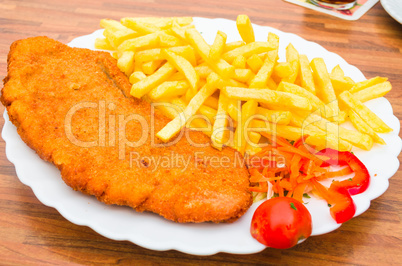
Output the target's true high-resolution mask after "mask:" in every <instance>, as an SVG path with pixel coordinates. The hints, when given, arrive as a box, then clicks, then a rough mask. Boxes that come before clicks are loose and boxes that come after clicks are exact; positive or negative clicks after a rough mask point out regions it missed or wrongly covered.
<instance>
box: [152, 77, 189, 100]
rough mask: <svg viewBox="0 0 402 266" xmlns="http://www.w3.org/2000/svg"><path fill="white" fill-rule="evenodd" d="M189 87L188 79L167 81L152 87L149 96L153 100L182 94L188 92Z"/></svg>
mask: <svg viewBox="0 0 402 266" xmlns="http://www.w3.org/2000/svg"><path fill="white" fill-rule="evenodd" d="M188 87H189V85H188V83H187V82H186V81H165V82H163V83H162V84H160V85H159V86H157V87H156V88H154V89H152V90H151V91H150V92H149V93H148V96H149V98H151V99H152V100H159V99H161V98H170V97H176V96H181V95H184V94H185V93H186V91H187V89H188Z"/></svg>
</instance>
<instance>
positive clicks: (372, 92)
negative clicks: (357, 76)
mask: <svg viewBox="0 0 402 266" xmlns="http://www.w3.org/2000/svg"><path fill="white" fill-rule="evenodd" d="M391 89H392V86H391V83H390V82H389V81H386V82H382V83H378V84H375V85H373V86H371V87H367V88H365V89H362V90H359V91H357V92H355V93H353V97H354V98H355V99H357V100H359V101H361V102H367V101H369V100H372V99H375V98H380V97H382V96H384V95H385V94H387V93H388V92H389V91H390V90H391Z"/></svg>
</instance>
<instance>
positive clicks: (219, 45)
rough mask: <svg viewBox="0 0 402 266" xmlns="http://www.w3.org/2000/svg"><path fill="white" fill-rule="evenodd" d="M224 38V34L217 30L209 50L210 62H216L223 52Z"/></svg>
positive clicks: (225, 36)
mask: <svg viewBox="0 0 402 266" xmlns="http://www.w3.org/2000/svg"><path fill="white" fill-rule="evenodd" d="M226 38H227V35H226V33H224V32H222V31H220V30H218V32H217V33H216V37H215V40H214V43H213V44H212V46H211V49H210V50H209V59H210V60H216V61H217V60H219V58H220V56H221V54H222V52H223V48H224V47H225V43H226Z"/></svg>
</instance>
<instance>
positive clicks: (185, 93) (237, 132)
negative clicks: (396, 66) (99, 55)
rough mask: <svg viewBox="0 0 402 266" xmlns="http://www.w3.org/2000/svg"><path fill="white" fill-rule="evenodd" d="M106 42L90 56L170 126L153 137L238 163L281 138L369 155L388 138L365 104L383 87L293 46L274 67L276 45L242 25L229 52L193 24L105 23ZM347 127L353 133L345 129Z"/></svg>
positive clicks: (220, 37) (175, 20)
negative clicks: (108, 57) (231, 155)
mask: <svg viewBox="0 0 402 266" xmlns="http://www.w3.org/2000/svg"><path fill="white" fill-rule="evenodd" d="M100 25H101V27H102V28H104V32H103V34H104V37H105V38H98V39H96V42H95V47H96V48H98V49H103V50H110V51H113V56H114V57H115V58H116V59H117V65H118V67H119V68H120V69H121V71H122V72H124V73H125V74H126V75H127V76H128V77H129V80H130V83H131V84H132V88H131V95H132V96H133V97H136V98H143V99H145V100H147V101H150V102H155V103H164V104H158V109H159V110H160V111H161V112H162V113H163V114H164V115H166V116H167V117H169V118H171V119H172V120H171V121H170V122H169V123H168V124H167V125H166V126H165V127H164V128H163V129H162V130H160V131H159V132H158V133H157V137H158V138H159V139H161V140H162V141H164V142H168V141H169V140H171V139H172V138H174V137H175V135H176V134H177V133H178V132H179V131H180V130H181V129H182V128H183V127H185V126H186V127H189V128H191V129H195V130H199V131H202V132H204V133H205V134H207V135H208V136H210V138H211V143H212V145H213V146H214V147H215V148H217V149H222V147H223V146H231V147H234V148H235V149H237V150H238V151H239V152H241V153H242V154H245V153H247V154H250V155H252V154H254V153H256V152H258V151H259V150H260V149H261V146H262V145H263V143H264V140H265V139H264V136H267V135H271V137H274V136H281V137H284V138H286V139H288V140H297V139H299V138H300V137H302V136H305V137H306V138H305V139H304V141H305V143H307V144H310V145H314V146H316V147H318V148H325V147H331V148H335V149H337V150H350V149H351V148H352V146H356V147H358V148H361V149H364V150H370V149H371V147H372V146H373V142H376V143H379V144H385V142H384V140H383V139H382V138H381V137H380V136H379V135H378V134H377V133H387V132H390V131H392V129H391V128H390V127H389V126H387V125H386V124H385V123H384V122H383V121H382V120H381V119H380V118H379V117H378V116H377V115H376V114H374V113H373V112H372V111H370V109H368V108H367V107H366V106H365V105H364V104H363V103H364V102H366V101H368V100H371V99H374V98H378V97H382V96H384V95H385V94H386V93H387V92H389V91H390V90H391V84H390V83H389V82H388V81H387V79H386V78H382V77H375V78H372V79H369V80H366V81H363V82H357V83H355V82H354V81H353V80H352V79H351V78H350V77H347V76H345V74H344V72H343V71H342V69H341V68H340V67H339V65H338V66H336V67H335V68H334V69H333V70H332V71H331V72H330V73H329V72H328V71H327V67H326V65H325V62H324V60H323V59H322V58H314V59H312V60H311V61H309V59H308V58H307V56H306V55H303V54H299V53H298V51H297V50H296V49H295V48H294V47H293V45H292V44H289V45H288V46H287V47H286V58H285V60H283V61H279V58H278V49H279V37H278V36H277V35H275V34H273V33H268V34H267V41H265V42H259V41H255V36H254V32H253V27H252V24H251V23H250V19H249V18H248V17H247V16H246V15H239V16H238V18H237V21H236V25H237V29H238V31H239V34H240V36H241V38H242V40H239V41H236V42H229V43H227V42H226V39H227V35H226V34H225V33H224V32H221V31H218V32H217V34H216V38H215V40H214V42H213V43H212V44H208V43H207V42H206V41H205V40H204V38H203V36H202V34H201V33H200V32H199V31H197V30H196V29H195V27H194V25H193V24H192V18H191V17H171V18H150V17H147V18H130V17H129V18H123V19H121V21H120V22H119V21H115V20H110V19H103V20H101V23H100ZM346 120H350V121H351V122H352V123H353V125H354V127H355V128H356V130H350V129H346V128H344V127H342V126H340V124H341V123H343V122H345V121H346Z"/></svg>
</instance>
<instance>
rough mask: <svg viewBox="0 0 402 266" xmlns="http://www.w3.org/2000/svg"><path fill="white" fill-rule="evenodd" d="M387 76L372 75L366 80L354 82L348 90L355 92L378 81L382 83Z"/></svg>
mask: <svg viewBox="0 0 402 266" xmlns="http://www.w3.org/2000/svg"><path fill="white" fill-rule="evenodd" d="M387 80H388V78H383V77H374V78H371V79H368V80H364V81H360V82H356V84H354V85H353V87H352V88H350V90H349V91H350V92H351V93H356V92H358V91H361V90H363V89H365V88H368V87H371V86H373V85H376V84H378V83H382V82H385V81H387Z"/></svg>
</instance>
